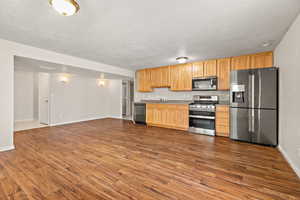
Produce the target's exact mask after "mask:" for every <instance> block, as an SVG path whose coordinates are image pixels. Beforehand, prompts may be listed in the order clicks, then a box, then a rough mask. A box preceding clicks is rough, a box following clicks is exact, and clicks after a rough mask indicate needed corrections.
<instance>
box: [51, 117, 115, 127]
mask: <svg viewBox="0 0 300 200" xmlns="http://www.w3.org/2000/svg"><path fill="white" fill-rule="evenodd" d="M108 117H110V116H102V117H92V118H87V119H80V120H74V121H68V122H60V123H54V124H50V126H60V125H66V124H74V123H79V122H86V121H91V120H97V119H104V118H108Z"/></svg>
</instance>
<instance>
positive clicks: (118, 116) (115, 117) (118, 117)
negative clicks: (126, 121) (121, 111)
mask: <svg viewBox="0 0 300 200" xmlns="http://www.w3.org/2000/svg"><path fill="white" fill-rule="evenodd" d="M109 118H114V119H123V117H122V115H111V116H109Z"/></svg>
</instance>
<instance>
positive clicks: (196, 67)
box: [192, 62, 204, 78]
mask: <svg viewBox="0 0 300 200" xmlns="http://www.w3.org/2000/svg"><path fill="white" fill-rule="evenodd" d="M192 65H193V78H200V77H203V76H204V62H194V63H192Z"/></svg>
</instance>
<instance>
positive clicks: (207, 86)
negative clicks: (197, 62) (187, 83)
mask: <svg viewBox="0 0 300 200" xmlns="http://www.w3.org/2000/svg"><path fill="white" fill-rule="evenodd" d="M217 85H218V78H217V77H216V76H213V77H205V78H193V79H192V87H193V91H208V90H217Z"/></svg>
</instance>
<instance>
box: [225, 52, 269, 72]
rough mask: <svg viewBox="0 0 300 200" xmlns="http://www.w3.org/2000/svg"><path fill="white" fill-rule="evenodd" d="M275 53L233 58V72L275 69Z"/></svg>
mask: <svg viewBox="0 0 300 200" xmlns="http://www.w3.org/2000/svg"><path fill="white" fill-rule="evenodd" d="M273 66H274V63H273V52H272V51H268V52H262V53H256V54H249V55H243V56H236V57H232V58H231V70H242V69H257V68H266V67H273Z"/></svg>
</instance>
